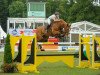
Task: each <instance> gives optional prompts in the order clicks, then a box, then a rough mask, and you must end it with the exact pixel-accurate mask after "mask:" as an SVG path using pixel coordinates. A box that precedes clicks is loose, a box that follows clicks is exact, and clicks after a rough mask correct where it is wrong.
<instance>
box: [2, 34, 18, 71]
mask: <svg viewBox="0 0 100 75" xmlns="http://www.w3.org/2000/svg"><path fill="white" fill-rule="evenodd" d="M1 69H2V70H3V72H6V73H11V72H15V70H16V64H15V63H13V60H12V53H11V45H10V35H9V34H8V35H7V38H6V44H5V48H4V63H3V64H2V65H1Z"/></svg>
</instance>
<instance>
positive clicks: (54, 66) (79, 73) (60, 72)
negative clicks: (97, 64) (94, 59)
mask: <svg viewBox="0 0 100 75" xmlns="http://www.w3.org/2000/svg"><path fill="white" fill-rule="evenodd" d="M2 61H3V53H0V65H1V64H2ZM77 65H78V58H75V66H77ZM37 68H38V70H39V71H40V73H39V74H37V73H27V75H100V69H99V70H94V69H89V68H85V69H82V68H76V67H74V68H70V67H68V66H66V65H65V64H64V63H63V62H61V61H59V62H56V63H48V62H44V63H42V64H41V65H40V66H38V67H37ZM0 75H22V74H21V73H2V72H0ZM23 75H26V73H24V74H23Z"/></svg>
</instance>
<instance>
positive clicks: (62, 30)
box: [36, 19, 70, 42]
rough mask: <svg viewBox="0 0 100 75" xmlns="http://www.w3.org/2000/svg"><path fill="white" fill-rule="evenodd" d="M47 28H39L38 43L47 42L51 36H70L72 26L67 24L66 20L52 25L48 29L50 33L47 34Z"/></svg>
mask: <svg viewBox="0 0 100 75" xmlns="http://www.w3.org/2000/svg"><path fill="white" fill-rule="evenodd" d="M45 29H46V26H39V27H38V28H37V32H36V33H37V41H38V42H46V41H47V40H48V38H49V36H53V37H57V38H60V37H64V36H67V35H68V34H69V31H70V25H69V24H68V23H66V22H65V21H64V20H62V19H60V20H59V21H54V22H53V23H52V24H51V27H50V28H49V29H48V32H47V33H46V32H45Z"/></svg>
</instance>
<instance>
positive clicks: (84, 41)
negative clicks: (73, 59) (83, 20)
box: [78, 35, 100, 69]
mask: <svg viewBox="0 0 100 75" xmlns="http://www.w3.org/2000/svg"><path fill="white" fill-rule="evenodd" d="M79 42H80V44H79V47H80V50H79V66H78V67H80V68H85V67H90V68H93V69H98V68H100V56H99V55H98V53H97V51H98V50H99V49H100V48H98V49H97V47H100V37H95V36H94V35H93V36H92V44H91V43H90V36H88V37H82V35H79ZM91 45H92V65H91V64H90V47H91ZM84 50H85V51H84Z"/></svg>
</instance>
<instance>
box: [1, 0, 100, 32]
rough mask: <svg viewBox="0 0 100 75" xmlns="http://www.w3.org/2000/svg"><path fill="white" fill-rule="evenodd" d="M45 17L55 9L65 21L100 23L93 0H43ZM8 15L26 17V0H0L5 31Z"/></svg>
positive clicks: (2, 23)
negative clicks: (44, 2)
mask: <svg viewBox="0 0 100 75" xmlns="http://www.w3.org/2000/svg"><path fill="white" fill-rule="evenodd" d="M44 1H46V17H49V16H50V15H52V14H53V13H54V12H55V11H58V12H59V13H60V18H61V19H64V20H65V21H66V22H69V23H73V22H78V21H89V22H92V23H95V24H98V25H100V6H94V5H93V3H92V2H93V0H76V3H75V2H74V1H73V0H70V2H68V0H44ZM8 17H20V18H23V17H27V0H0V25H1V26H2V28H3V29H4V31H6V30H7V29H6V28H7V18H8Z"/></svg>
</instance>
